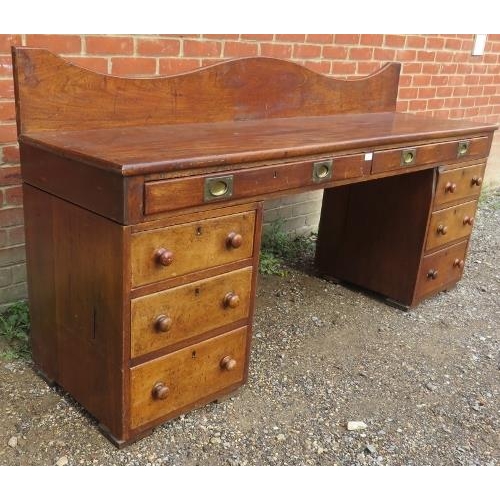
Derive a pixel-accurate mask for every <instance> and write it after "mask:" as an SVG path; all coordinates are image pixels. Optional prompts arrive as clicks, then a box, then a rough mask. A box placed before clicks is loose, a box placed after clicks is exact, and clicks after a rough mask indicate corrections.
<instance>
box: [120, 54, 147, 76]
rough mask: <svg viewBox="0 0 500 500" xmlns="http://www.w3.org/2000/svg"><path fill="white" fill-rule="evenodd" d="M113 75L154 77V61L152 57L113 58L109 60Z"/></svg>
mask: <svg viewBox="0 0 500 500" xmlns="http://www.w3.org/2000/svg"><path fill="white" fill-rule="evenodd" d="M111 73H112V74H113V75H154V74H155V73H156V59H155V58H153V57H113V58H111Z"/></svg>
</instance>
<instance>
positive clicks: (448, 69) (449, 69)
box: [441, 63, 458, 73]
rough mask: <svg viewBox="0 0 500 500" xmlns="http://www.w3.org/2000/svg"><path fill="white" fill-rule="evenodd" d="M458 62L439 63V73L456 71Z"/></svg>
mask: <svg viewBox="0 0 500 500" xmlns="http://www.w3.org/2000/svg"><path fill="white" fill-rule="evenodd" d="M457 69H458V64H455V63H453V64H441V73H456V72H457Z"/></svg>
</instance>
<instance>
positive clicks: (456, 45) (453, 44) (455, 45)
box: [444, 38, 462, 50]
mask: <svg viewBox="0 0 500 500" xmlns="http://www.w3.org/2000/svg"><path fill="white" fill-rule="evenodd" d="M460 47H462V40H459V39H457V38H446V40H445V42H444V48H445V49H448V50H460Z"/></svg>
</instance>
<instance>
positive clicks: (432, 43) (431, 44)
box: [425, 36, 444, 49]
mask: <svg viewBox="0 0 500 500" xmlns="http://www.w3.org/2000/svg"><path fill="white" fill-rule="evenodd" d="M425 47H426V48H427V49H442V48H443V47H444V38H441V37H438V36H428V37H427V38H426V40H425Z"/></svg>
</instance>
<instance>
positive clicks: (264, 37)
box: [241, 33, 274, 42]
mask: <svg viewBox="0 0 500 500" xmlns="http://www.w3.org/2000/svg"><path fill="white" fill-rule="evenodd" d="M241 39H242V40H256V41H263V42H270V41H272V40H273V39H274V35H272V34H269V33H260V34H257V35H247V34H245V35H241Z"/></svg>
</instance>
